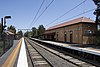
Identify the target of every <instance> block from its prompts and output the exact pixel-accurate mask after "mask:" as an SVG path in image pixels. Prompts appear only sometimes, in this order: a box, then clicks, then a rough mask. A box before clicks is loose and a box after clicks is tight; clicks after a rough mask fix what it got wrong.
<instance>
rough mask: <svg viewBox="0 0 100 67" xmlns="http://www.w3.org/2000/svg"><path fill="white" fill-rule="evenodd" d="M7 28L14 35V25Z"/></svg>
mask: <svg viewBox="0 0 100 67" xmlns="http://www.w3.org/2000/svg"><path fill="white" fill-rule="evenodd" d="M7 30H8V31H10V32H12V33H14V34H15V35H16V28H15V27H14V26H12V25H11V26H10V27H8V28H7Z"/></svg>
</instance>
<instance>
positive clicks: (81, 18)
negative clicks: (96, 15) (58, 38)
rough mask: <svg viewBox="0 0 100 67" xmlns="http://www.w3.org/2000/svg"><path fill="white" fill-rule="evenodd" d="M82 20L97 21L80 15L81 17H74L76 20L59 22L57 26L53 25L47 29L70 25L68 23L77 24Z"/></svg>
mask: <svg viewBox="0 0 100 67" xmlns="http://www.w3.org/2000/svg"><path fill="white" fill-rule="evenodd" d="M80 22H84V23H87V22H90V23H95V22H94V21H93V20H91V19H90V18H87V17H80V18H77V19H74V20H71V21H68V22H64V23H61V24H58V25H56V26H52V27H50V28H48V29H47V30H51V29H55V28H59V27H63V26H68V25H72V24H76V23H80Z"/></svg>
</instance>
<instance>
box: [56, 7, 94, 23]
mask: <svg viewBox="0 0 100 67" xmlns="http://www.w3.org/2000/svg"><path fill="white" fill-rule="evenodd" d="M93 10H95V8H94V9H90V10H87V11H85V12H82V13H80V14H78V15H75V16H72V17H70V18H67V19H65V20H62V21H59V22H57V23H61V22H64V21H66V20H70V19H72V18H75V17H77V16H80V15H82V14H85V13H88V12H90V11H93Z"/></svg>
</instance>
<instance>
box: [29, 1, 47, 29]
mask: <svg viewBox="0 0 100 67" xmlns="http://www.w3.org/2000/svg"><path fill="white" fill-rule="evenodd" d="M44 2H45V0H43V1H42V3H41V5H40V7H39V9H38V11H37V13H36V15H35V17H34V19H33V20H32V22H31V24H30V26H29V27H31V25H32V23H33V22H34V20H35V19H36V17H37V15H38V13H39V11H40V10H41V8H42V6H43V4H44Z"/></svg>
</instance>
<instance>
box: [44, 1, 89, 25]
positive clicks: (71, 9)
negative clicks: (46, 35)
mask: <svg viewBox="0 0 100 67" xmlns="http://www.w3.org/2000/svg"><path fill="white" fill-rule="evenodd" d="M86 1H87V0H84V1H82V2H81V3H79V4H78V5H76V6H75V7H73V8H71V9H70V10H68V11H67V12H65V13H64V14H62V15H61V16H59V17H58V18H56V19H55V20H53V21H52V22H50V23H49V24H51V23H54V22H55V21H57V20H58V19H60V18H62V17H63V16H65V15H66V14H68V13H69V12H71V11H72V10H74V9H76V8H77V7H79V6H80V5H81V4H83V3H84V2H86ZM49 24H47V25H46V26H48V25H49Z"/></svg>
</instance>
